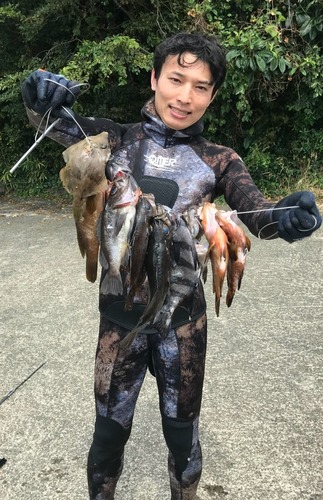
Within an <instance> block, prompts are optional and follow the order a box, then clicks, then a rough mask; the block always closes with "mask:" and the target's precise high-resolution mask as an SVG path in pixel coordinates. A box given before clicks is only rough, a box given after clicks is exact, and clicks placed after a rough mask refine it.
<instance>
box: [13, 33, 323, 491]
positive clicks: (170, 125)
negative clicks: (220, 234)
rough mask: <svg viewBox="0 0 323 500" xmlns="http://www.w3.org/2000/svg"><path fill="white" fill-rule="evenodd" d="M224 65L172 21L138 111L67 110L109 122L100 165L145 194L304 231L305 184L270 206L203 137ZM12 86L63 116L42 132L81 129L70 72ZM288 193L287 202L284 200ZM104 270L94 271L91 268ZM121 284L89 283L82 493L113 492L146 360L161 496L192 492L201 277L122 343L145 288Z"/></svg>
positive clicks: (278, 229)
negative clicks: (164, 318) (189, 294)
mask: <svg viewBox="0 0 323 500" xmlns="http://www.w3.org/2000/svg"><path fill="white" fill-rule="evenodd" d="M225 74H226V60H225V55H224V52H223V50H222V48H221V46H220V45H219V44H218V42H217V40H216V39H214V38H212V37H206V36H203V35H199V34H188V33H180V34H177V35H174V36H172V37H170V38H168V39H166V40H165V41H163V42H162V43H161V44H160V45H158V46H157V48H156V50H155V57H154V68H153V71H152V75H151V88H152V90H153V92H154V96H153V97H152V98H151V99H150V100H149V101H148V102H147V103H146V104H145V106H144V107H143V109H142V121H141V122H140V123H135V124H130V125H123V124H119V123H115V122H113V121H112V120H109V119H107V118H84V117H80V116H76V115H75V118H76V121H77V122H78V123H79V124H80V125H81V126H82V129H83V130H84V131H85V132H86V134H87V135H94V134H98V133H100V132H103V131H107V132H108V133H109V137H110V145H111V150H112V153H113V154H112V156H111V158H110V160H109V164H108V166H107V175H109V172H110V171H111V168H110V167H111V166H113V165H115V164H117V163H119V164H121V165H124V166H127V167H128V168H129V169H130V170H131V172H132V174H133V176H134V177H135V178H136V180H137V181H138V183H139V184H140V185H141V186H142V187H143V190H144V186H146V187H147V186H148V185H149V192H153V193H154V194H155V197H156V200H157V201H158V202H160V203H162V204H164V205H167V206H169V207H172V209H173V211H174V212H176V213H177V214H182V213H183V212H184V211H185V210H187V209H188V208H190V207H191V206H193V205H195V206H196V205H200V204H201V203H202V202H203V201H214V200H215V199H216V198H217V197H218V196H220V195H224V197H225V200H226V202H227V203H228V205H229V206H230V207H231V208H232V209H233V210H237V211H238V212H250V211H251V212H252V213H247V214H245V215H243V216H241V219H242V220H243V222H244V223H245V224H246V225H247V226H248V228H249V230H250V231H251V232H252V233H253V234H254V235H255V236H258V237H261V238H267V239H268V238H274V237H281V238H283V239H285V240H287V241H288V242H293V241H294V240H297V239H300V238H304V237H306V236H310V235H311V234H312V233H313V231H315V230H316V229H318V228H319V227H320V225H321V216H320V214H319V212H318V209H317V207H316V204H315V199H314V196H313V194H312V193H310V192H306V191H305V192H299V193H293V194H292V195H290V196H288V197H286V198H284V199H283V200H281V201H280V202H279V204H278V205H279V208H283V207H288V208H286V209H285V210H278V211H277V212H276V211H275V212H274V211H272V209H273V208H275V206H274V204H272V203H270V202H269V201H268V200H266V199H265V198H264V197H263V196H262V194H261V193H260V192H259V190H258V189H257V187H256V186H255V184H254V182H253V180H252V178H251V177H250V175H249V173H248V171H247V169H246V167H245V165H244V163H243V161H242V160H241V158H240V157H239V155H238V154H237V153H236V152H235V151H233V150H232V149H230V148H227V147H225V146H221V145H217V144H214V143H211V142H209V141H207V140H206V139H204V138H203V137H202V135H201V134H202V132H203V121H202V118H203V115H204V113H205V111H206V109H207V108H208V106H209V105H210V103H211V102H212V100H213V99H214V97H215V95H216V92H217V90H218V89H219V87H220V86H221V84H222V83H223V81H224V78H225ZM22 94H23V99H24V102H25V104H26V107H27V113H28V116H29V119H30V121H31V122H32V123H33V124H34V125H35V126H38V125H39V123H40V122H41V119H42V116H43V115H44V114H45V113H47V112H48V110H50V109H52V115H53V116H56V117H57V116H59V117H61V118H62V119H61V120H60V122H59V123H58V125H57V126H56V128H55V129H54V130H53V131H52V132H51V133H50V134H49V136H50V137H51V138H52V139H54V140H56V141H57V142H59V143H60V144H62V145H63V146H65V147H67V146H69V145H71V144H73V143H75V142H77V141H79V140H81V139H83V136H82V132H81V130H80V129H79V128H78V126H77V125H76V123H75V122H74V121H71V120H70V116H69V115H68V114H66V112H65V111H64V110H63V109H62V106H65V107H66V106H67V107H70V106H72V104H73V102H74V99H75V97H76V95H77V87H76V86H75V82H71V81H69V80H67V79H66V78H64V77H63V76H62V75H55V74H52V73H49V72H45V71H40V70H37V71H35V72H33V73H32V74H31V75H30V76H29V78H28V79H27V80H26V81H25V82H24V84H23V87H22ZM174 186H175V188H176V189H175V188H174ZM174 189H175V190H174ZM291 205H297V206H298V208H297V209H295V208H289V207H290V206H291ZM257 210H260V211H258V212H257ZM276 214H277V215H276ZM106 272H107V271H106V270H103V271H102V278H101V279H102V280H103V279H104V277H105V273H106ZM126 294H127V286H126V280H125V286H124V297H122V296H118V297H115V296H112V295H105V294H104V293H102V291H100V297H99V304H100V318H101V321H100V332H99V341H98V348H97V354H96V363H95V402H96V422H95V430H94V435H93V442H92V445H91V449H90V452H89V457H88V484H89V496H90V498H91V499H96V500H112V499H114V494H115V489H116V485H117V482H118V479H119V477H120V475H121V472H122V468H123V453H124V447H125V444H126V442H127V440H128V438H129V436H130V432H131V425H132V420H133V414H134V409H135V404H136V400H137V397H138V395H139V391H140V388H141V385H142V383H143V380H144V377H145V373H146V371H147V368H148V367H150V369H151V371H153V373H154V374H155V376H156V380H157V385H158V391H159V404H160V412H161V418H162V425H163V432H164V436H165V441H166V444H167V446H168V449H169V460H168V469H169V476H170V488H171V498H172V500H193V499H194V498H195V497H196V491H197V487H198V483H199V479H200V476H201V471H202V453H201V446H200V442H199V414H200V408H201V400H202V389H203V377H204V366H205V355H206V332H207V321H206V311H205V309H206V304H205V298H204V292H203V285H202V283H201V282H199V283H198V286H197V287H196V289H195V292H194V296H193V300H190V303H189V305H187V307H186V308H182V310H181V314H180V320H179V319H178V318H179V316H178V314H176V310H175V313H174V317H173V321H172V324H171V329H170V331H169V334H168V335H167V336H166V338H163V337H161V336H160V335H159V334H158V333H157V332H156V331H153V332H152V331H151V330H150V331H146V330H143V332H141V334H140V335H138V336H137V338H136V340H135V341H134V342H133V343H132V344H131V345H130V346H129V347H128V349H127V350H125V351H124V350H121V349H119V343H120V340H122V339H124V338H125V337H126V335H127V334H128V333H129V330H131V328H132V327H133V326H134V324H136V320H135V322H134V320H133V317H134V315H136V314H138V315H137V319H138V318H139V315H140V314H141V311H142V306H143V305H144V304H146V303H147V300H148V288H147V286H144V287H143V290H141V293H140V295H138V296H137V297H136V299H135V304H134V309H133V311H132V315H129V313H127V312H125V311H124V308H123V304H124V300H125V297H126ZM120 305H121V307H120ZM214 333H216V332H213V338H214ZM152 425H153V424H152Z"/></svg>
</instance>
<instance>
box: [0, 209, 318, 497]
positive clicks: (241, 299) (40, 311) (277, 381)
mask: <svg viewBox="0 0 323 500" xmlns="http://www.w3.org/2000/svg"><path fill="white" fill-rule="evenodd" d="M0 214H1V217H0V238H1V239H0V248H1V252H0V262H1V267H0V275H1V309H0V312H1V321H0V328H1V337H0V338H1V353H0V367H1V377H0V399H1V398H2V397H3V396H4V395H5V394H7V393H8V391H10V389H12V388H14V387H15V386H17V385H18V384H19V383H20V382H21V381H22V380H23V379H24V378H25V377H27V376H28V375H29V374H30V373H31V372H32V371H33V370H35V369H36V368H37V367H38V366H40V365H41V364H42V363H43V362H46V364H45V365H44V366H43V367H42V368H41V369H40V370H39V371H38V372H37V373H35V374H34V375H33V376H32V377H31V378H30V379H29V380H28V381H27V382H26V383H25V384H24V385H23V386H21V387H20V388H19V389H18V390H17V391H16V392H15V393H14V394H13V395H12V396H11V397H10V398H9V399H7V400H6V401H5V402H4V403H3V404H2V405H1V406H0V436H1V440H0V457H5V458H6V459H7V463H6V464H5V465H4V466H3V467H2V468H1V469H0V498H1V499H2V500H40V499H42V500H47V499H48V500H58V499H59V500H63V499H69V500H86V498H87V487H86V474H85V464H86V454H87V450H88V447H89V444H90V441H91V435H92V426H93V419H94V406H93V395H92V385H93V364H94V363H93V362H94V354H95V348H96V340H97V331H98V311H97V296H98V285H97V284H96V283H95V284H90V283H88V282H87V281H86V279H85V275H84V261H83V260H82V258H81V256H80V254H79V250H78V247H77V244H76V236H75V229H74V222H73V219H72V217H71V211H70V208H69V207H66V208H64V209H61V208H57V209H56V210H54V211H53V210H50V209H48V206H47V204H42V203H38V204H36V205H33V204H32V203H30V204H29V205H26V204H24V205H22V206H20V205H16V204H7V203H5V202H4V201H3V200H2V202H0ZM322 263H323V231H322V230H320V231H319V232H318V233H317V234H316V235H314V236H312V237H311V238H310V239H309V240H307V241H305V240H304V241H301V242H297V243H295V244H293V245H289V244H287V243H285V242H283V241H279V240H276V241H271V242H269V241H268V242H266V241H262V242H260V241H258V240H256V238H254V237H252V250H251V253H250V254H249V257H248V262H247V268H246V272H245V277H244V279H243V283H242V288H241V291H240V292H238V293H237V294H236V296H235V298H234V301H233V304H232V306H231V308H230V309H228V308H227V307H226V306H225V304H224V301H223V303H222V305H221V311H220V317H219V318H216V317H215V314H214V300H213V297H212V294H211V293H210V283H209V284H207V286H206V290H207V297H208V311H209V338H208V355H207V370H206V378H205V389H204V399H203V410H202V415H201V442H202V447H203V452H204V471H203V475H202V479H201V482H200V487H199V491H198V498H199V500H210V499H226V500H249V499H250V500H323V326H322V325H323V302H322V298H323V267H322ZM166 462H167V453H166V447H165V444H164V441H163V437H162V432H161V425H160V422H159V413H158V398H157V390H156V386H155V379H154V378H153V377H152V376H151V375H150V374H149V375H147V378H146V380H145V382H144V386H143V389H142V392H141V395H140V398H139V401H138V406H137V410H136V414H135V421H134V426H133V433H132V437H131V440H130V442H129V444H128V446H127V452H126V459H125V472H124V474H123V476H122V478H121V480H120V483H119V487H118V491H117V494H116V500H169V498H170V494H169V488H168V478H167V466H166Z"/></svg>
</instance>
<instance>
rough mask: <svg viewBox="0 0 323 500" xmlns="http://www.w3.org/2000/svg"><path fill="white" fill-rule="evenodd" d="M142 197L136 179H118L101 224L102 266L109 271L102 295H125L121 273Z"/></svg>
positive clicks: (106, 274) (108, 199)
mask: <svg viewBox="0 0 323 500" xmlns="http://www.w3.org/2000/svg"><path fill="white" fill-rule="evenodd" d="M140 194H141V191H140V188H139V187H138V185H137V183H136V181H135V180H134V178H133V177H132V176H130V175H127V174H124V173H123V172H119V174H117V175H116V177H115V179H114V181H113V182H112V187H111V189H110V192H109V195H108V197H107V200H106V204H105V208H104V210H103V212H102V214H101V216H100V219H99V221H98V239H99V242H100V247H101V251H100V262H101V265H102V267H103V268H104V269H105V270H106V273H105V276H104V277H103V279H102V281H101V284H100V292H101V293H102V294H112V295H119V294H123V282H122V277H121V273H120V270H121V268H122V267H126V266H127V263H128V259H129V240H130V235H131V232H132V229H133V223H134V220H135V215H136V204H137V202H138V199H139V196H140Z"/></svg>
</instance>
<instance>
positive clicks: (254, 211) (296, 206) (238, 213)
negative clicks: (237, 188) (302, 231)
mask: <svg viewBox="0 0 323 500" xmlns="http://www.w3.org/2000/svg"><path fill="white" fill-rule="evenodd" d="M290 208H301V207H300V206H299V205H291V206H290V207H274V208H259V209H258V210H246V211H245V212H237V211H236V210H234V212H235V213H236V215H243V214H255V213H257V212H267V211H268V210H289V209H290ZM313 217H314V215H313Z"/></svg>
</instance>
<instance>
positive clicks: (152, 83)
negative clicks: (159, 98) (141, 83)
mask: <svg viewBox="0 0 323 500" xmlns="http://www.w3.org/2000/svg"><path fill="white" fill-rule="evenodd" d="M156 83H157V80H156V76H155V70H154V69H153V70H152V72H151V76H150V87H151V90H153V91H155V90H156Z"/></svg>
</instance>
